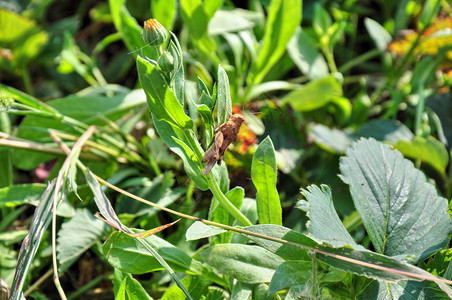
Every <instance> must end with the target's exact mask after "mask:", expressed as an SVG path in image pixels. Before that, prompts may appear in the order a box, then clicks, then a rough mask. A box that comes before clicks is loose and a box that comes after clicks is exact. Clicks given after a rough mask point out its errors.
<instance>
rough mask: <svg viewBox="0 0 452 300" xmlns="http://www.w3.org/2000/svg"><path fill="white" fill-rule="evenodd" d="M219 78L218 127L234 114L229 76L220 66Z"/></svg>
mask: <svg viewBox="0 0 452 300" xmlns="http://www.w3.org/2000/svg"><path fill="white" fill-rule="evenodd" d="M217 76H218V82H217V120H218V126H220V125H221V124H223V123H224V122H226V121H227V120H228V118H229V115H230V114H232V102H231V92H230V90H229V79H228V74H226V71H225V70H224V69H223V67H221V66H220V65H219V66H218V75H217Z"/></svg>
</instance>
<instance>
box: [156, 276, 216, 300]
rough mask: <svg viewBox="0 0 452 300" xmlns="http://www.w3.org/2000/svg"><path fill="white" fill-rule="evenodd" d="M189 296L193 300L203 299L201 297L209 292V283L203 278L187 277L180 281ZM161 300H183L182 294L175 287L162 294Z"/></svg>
mask: <svg viewBox="0 0 452 300" xmlns="http://www.w3.org/2000/svg"><path fill="white" fill-rule="evenodd" d="M181 282H182V284H183V285H184V286H185V288H186V289H187V291H188V292H189V293H190V296H191V297H192V298H193V299H203V297H202V296H204V295H206V294H207V292H208V291H209V284H210V281H209V280H207V279H206V278H205V277H203V276H193V275H189V276H187V277H185V278H184V279H182V280H181ZM160 299H161V300H173V299H185V295H184V292H182V290H181V289H180V288H179V287H178V286H177V285H175V284H174V285H172V286H170V287H169V288H168V289H167V290H166V291H165V293H164V294H163V296H162V298H160Z"/></svg>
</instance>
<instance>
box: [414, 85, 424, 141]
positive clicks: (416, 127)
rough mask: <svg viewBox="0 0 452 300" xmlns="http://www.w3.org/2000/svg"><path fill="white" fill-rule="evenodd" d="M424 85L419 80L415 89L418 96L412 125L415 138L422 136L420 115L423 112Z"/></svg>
mask: <svg viewBox="0 0 452 300" xmlns="http://www.w3.org/2000/svg"><path fill="white" fill-rule="evenodd" d="M423 86H424V83H423V81H422V80H421V81H420V82H419V85H418V87H417V94H418V103H417V107H416V118H415V123H414V134H415V135H416V136H421V135H422V114H423V112H424V108H425V95H424V87H423Z"/></svg>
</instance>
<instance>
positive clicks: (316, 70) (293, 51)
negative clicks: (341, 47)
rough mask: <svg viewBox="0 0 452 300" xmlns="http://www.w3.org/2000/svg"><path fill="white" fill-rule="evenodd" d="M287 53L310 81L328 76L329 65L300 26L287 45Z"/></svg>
mask: <svg viewBox="0 0 452 300" xmlns="http://www.w3.org/2000/svg"><path fill="white" fill-rule="evenodd" d="M287 52H288V53H289V55H290V58H292V60H293V62H294V63H295V65H296V66H297V67H298V69H299V70H300V71H301V72H302V73H303V74H305V75H306V76H307V77H308V78H309V79H311V80H316V79H320V78H323V77H326V76H328V74H329V72H328V65H327V63H326V61H325V59H324V58H323V56H322V54H321V53H320V51H319V50H318V49H317V48H316V47H315V45H314V43H313V42H312V41H311V38H310V37H309V35H308V34H306V33H305V32H304V31H303V30H302V29H301V27H300V26H298V27H297V30H296V31H295V34H294V35H293V36H292V38H291V39H290V41H289V43H288V44H287Z"/></svg>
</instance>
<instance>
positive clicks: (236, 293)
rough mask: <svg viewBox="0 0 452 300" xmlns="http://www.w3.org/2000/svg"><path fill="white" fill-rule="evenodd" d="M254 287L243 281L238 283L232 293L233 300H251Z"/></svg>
mask: <svg viewBox="0 0 452 300" xmlns="http://www.w3.org/2000/svg"><path fill="white" fill-rule="evenodd" d="M252 292H253V285H252V284H249V283H245V282H242V281H237V283H236V284H234V288H233V289H232V292H231V299H232V300H248V299H251V293H252Z"/></svg>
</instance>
